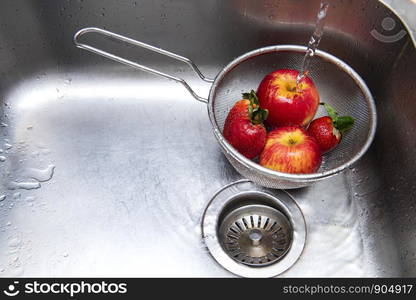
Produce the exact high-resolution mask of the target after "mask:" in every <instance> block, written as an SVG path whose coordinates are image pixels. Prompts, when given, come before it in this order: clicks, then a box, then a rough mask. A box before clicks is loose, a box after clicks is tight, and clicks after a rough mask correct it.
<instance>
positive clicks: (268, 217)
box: [219, 205, 292, 266]
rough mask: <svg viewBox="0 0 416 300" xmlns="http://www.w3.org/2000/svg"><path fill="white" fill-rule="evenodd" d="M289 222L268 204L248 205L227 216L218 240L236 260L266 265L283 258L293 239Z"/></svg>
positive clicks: (248, 263) (254, 264) (221, 226)
mask: <svg viewBox="0 0 416 300" xmlns="http://www.w3.org/2000/svg"><path fill="white" fill-rule="evenodd" d="M291 231H292V229H291V226H290V222H289V220H288V219H287V218H286V216H285V215H283V214H282V213H281V212H279V211H278V210H276V209H274V208H272V207H269V206H266V205H246V206H243V207H240V208H238V209H236V210H234V211H233V212H231V213H230V214H228V215H227V216H226V217H225V218H224V220H223V221H222V224H221V225H220V229H219V239H220V241H221V243H222V245H223V247H224V249H225V250H226V252H227V253H228V254H229V255H230V256H231V257H232V258H233V259H235V260H236V261H239V262H241V263H243V264H247V265H251V266H265V265H268V264H272V263H274V262H276V261H277V260H279V259H280V258H281V257H283V256H284V255H285V254H286V252H287V251H288V250H289V247H290V244H291V241H292V238H291Z"/></svg>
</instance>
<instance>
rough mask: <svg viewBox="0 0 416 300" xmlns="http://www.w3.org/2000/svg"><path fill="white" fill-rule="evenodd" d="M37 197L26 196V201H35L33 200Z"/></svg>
mask: <svg viewBox="0 0 416 300" xmlns="http://www.w3.org/2000/svg"><path fill="white" fill-rule="evenodd" d="M35 199H36V198H35V197H33V196H27V197H26V198H25V201H27V202H33V201H35Z"/></svg>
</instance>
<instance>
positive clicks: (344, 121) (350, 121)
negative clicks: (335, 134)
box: [320, 103, 354, 133]
mask: <svg viewBox="0 0 416 300" xmlns="http://www.w3.org/2000/svg"><path fill="white" fill-rule="evenodd" d="M320 104H321V105H323V106H324V107H325V109H326V111H327V113H328V116H329V117H330V118H331V119H332V123H333V124H334V127H335V128H336V129H338V130H339V131H340V132H341V133H343V132H345V131H347V130H349V129H351V128H352V126H353V125H354V118H353V117H350V116H338V113H337V112H336V111H335V109H334V108H333V107H332V106H330V105H329V104H327V103H320Z"/></svg>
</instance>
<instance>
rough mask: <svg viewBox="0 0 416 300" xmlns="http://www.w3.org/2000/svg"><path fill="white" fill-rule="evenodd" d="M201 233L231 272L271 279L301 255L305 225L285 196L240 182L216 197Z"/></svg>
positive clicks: (289, 199)
mask: <svg viewBox="0 0 416 300" xmlns="http://www.w3.org/2000/svg"><path fill="white" fill-rule="evenodd" d="M202 235H203V239H204V241H205V244H206V246H207V248H208V250H209V251H210V253H211V255H212V256H213V257H214V259H215V260H216V261H217V262H218V263H219V264H220V265H221V266H223V267H224V268H225V269H227V270H229V271H230V272H232V273H234V274H236V275H240V276H243V277H274V276H277V275H279V274H281V273H282V272H284V271H286V270H287V269H289V268H290V267H291V266H292V265H293V264H294V263H295V262H296V261H297V260H298V258H299V257H300V255H301V254H302V251H303V248H304V245H305V240H306V224H305V220H304V218H303V214H302V212H301V211H300V209H299V207H298V206H297V204H296V202H295V201H294V200H293V199H292V198H291V197H290V195H289V194H287V193H286V192H284V191H282V190H273V189H267V188H264V187H261V186H257V185H255V184H254V183H252V182H250V181H248V180H241V181H237V182H235V183H232V184H230V185H227V186H226V187H224V188H223V189H221V190H220V191H219V192H217V193H216V194H215V195H214V197H213V198H212V200H211V201H210V203H209V204H208V206H207V208H206V210H205V212H204V216H203V220H202Z"/></svg>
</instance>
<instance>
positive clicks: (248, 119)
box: [223, 90, 268, 159]
mask: <svg viewBox="0 0 416 300" xmlns="http://www.w3.org/2000/svg"><path fill="white" fill-rule="evenodd" d="M267 115H268V111H267V110H266V109H261V108H260V106H259V99H258V98H257V95H256V93H255V92H254V91H253V90H252V91H251V92H250V93H244V94H243V99H242V100H240V101H237V102H236V103H235V104H234V106H233V107H232V108H231V110H230V112H229V113H228V116H227V119H226V120H225V124H224V130H223V135H224V137H225V139H226V140H227V141H228V142H229V143H230V144H231V145H232V146H233V147H234V148H236V149H237V150H238V151H239V152H240V153H241V154H243V155H244V156H245V157H247V158H249V159H253V158H255V157H256V156H258V155H259V154H260V153H261V151H262V150H263V148H264V145H265V143H266V135H267V132H266V128H265V127H264V125H263V121H264V120H265V119H266V118H267Z"/></svg>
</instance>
